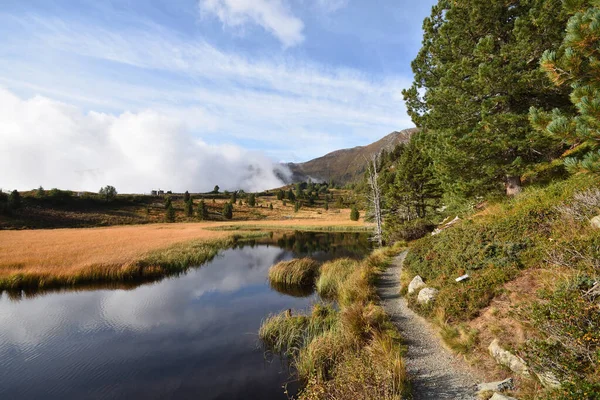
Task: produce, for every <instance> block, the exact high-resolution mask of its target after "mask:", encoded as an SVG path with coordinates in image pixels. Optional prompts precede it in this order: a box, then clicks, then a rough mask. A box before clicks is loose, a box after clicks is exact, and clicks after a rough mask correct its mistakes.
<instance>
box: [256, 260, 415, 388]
mask: <svg viewBox="0 0 600 400" xmlns="http://www.w3.org/2000/svg"><path fill="white" fill-rule="evenodd" d="M393 253H396V250H377V251H375V252H374V253H373V254H372V255H371V256H370V257H368V258H367V259H365V260H364V261H362V262H352V261H351V260H340V262H339V263H335V262H333V263H328V264H325V265H324V269H327V270H328V272H326V273H327V274H328V275H330V276H329V277H328V278H327V280H328V281H329V283H328V286H329V287H330V290H328V292H331V293H335V294H336V298H337V300H338V303H339V304H340V309H339V311H336V310H333V309H331V307H324V306H321V305H318V304H317V305H315V306H314V307H313V310H312V313H311V315H302V314H300V315H291V314H290V313H288V312H284V313H281V314H279V315H276V316H271V317H269V318H268V319H267V320H266V321H264V322H263V325H262V326H261V329H260V332H259V336H260V338H261V339H262V341H263V343H264V344H265V345H266V346H267V348H271V349H273V351H276V352H285V353H287V354H288V355H289V356H291V357H292V361H293V364H294V366H295V367H296V371H297V373H298V376H299V378H300V379H301V380H302V382H303V383H304V384H305V386H304V388H303V389H302V391H301V393H300V394H299V395H298V398H299V399H303V400H309V399H310V400H312V399H332V400H333V399H340V400H342V399H365V400H366V399H398V400H399V399H401V398H402V397H403V395H405V394H406V393H407V391H408V378H407V376H406V370H405V368H404V363H403V361H402V357H401V355H402V347H401V340H400V337H399V334H398V332H397V330H396V329H395V328H394V326H393V325H392V324H391V322H390V321H389V318H388V316H387V315H386V314H385V312H384V311H383V309H382V308H381V307H380V306H377V305H375V304H374V302H373V301H374V300H376V299H375V292H374V287H373V283H374V281H375V277H376V274H377V273H378V271H379V270H380V269H381V268H383V267H384V266H385V265H386V264H387V263H388V262H389V260H390V258H389V257H390V256H391V255H392V254H393ZM352 264H353V265H352ZM347 269H350V272H349V273H348V271H347ZM336 272H342V273H343V274H346V275H347V278H346V279H343V278H341V279H339V280H337V279H336V278H334V277H333V275H335V273H336ZM324 273H325V272H324V271H323V272H322V274H324ZM332 282H335V283H332Z"/></svg>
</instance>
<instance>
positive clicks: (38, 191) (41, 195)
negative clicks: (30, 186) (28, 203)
mask: <svg viewBox="0 0 600 400" xmlns="http://www.w3.org/2000/svg"><path fill="white" fill-rule="evenodd" d="M35 197H37V198H38V199H43V198H44V197H46V191H45V190H44V188H43V187H41V186H40V187H39V188H37V189H36V191H35Z"/></svg>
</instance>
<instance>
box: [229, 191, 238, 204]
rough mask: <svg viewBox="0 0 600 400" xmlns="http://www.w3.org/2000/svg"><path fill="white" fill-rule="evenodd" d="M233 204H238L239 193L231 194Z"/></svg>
mask: <svg viewBox="0 0 600 400" xmlns="http://www.w3.org/2000/svg"><path fill="white" fill-rule="evenodd" d="M230 201H231V204H235V203H236V202H237V191H235V190H234V191H233V193H231V200H230Z"/></svg>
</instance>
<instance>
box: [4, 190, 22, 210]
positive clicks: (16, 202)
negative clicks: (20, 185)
mask: <svg viewBox="0 0 600 400" xmlns="http://www.w3.org/2000/svg"><path fill="white" fill-rule="evenodd" d="M7 206H8V208H9V209H10V210H16V209H19V208H21V194H20V193H19V192H18V191H17V190H13V191H12V192H10V194H9V195H8V201H7Z"/></svg>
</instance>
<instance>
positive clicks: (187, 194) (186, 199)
mask: <svg viewBox="0 0 600 400" xmlns="http://www.w3.org/2000/svg"><path fill="white" fill-rule="evenodd" d="M183 201H184V203H187V202H188V201H190V192H188V191H187V190H186V191H185V193H184V194H183Z"/></svg>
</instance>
